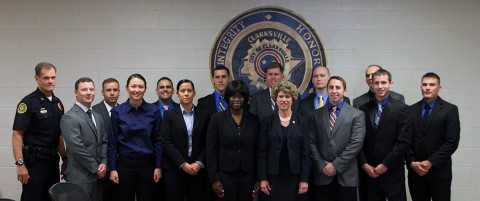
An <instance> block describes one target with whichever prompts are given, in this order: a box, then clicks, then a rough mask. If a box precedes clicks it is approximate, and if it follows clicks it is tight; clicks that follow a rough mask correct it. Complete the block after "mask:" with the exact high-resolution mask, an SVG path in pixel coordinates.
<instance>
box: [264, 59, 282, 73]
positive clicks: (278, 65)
mask: <svg viewBox="0 0 480 201" xmlns="http://www.w3.org/2000/svg"><path fill="white" fill-rule="evenodd" d="M274 68H279V69H280V71H281V72H282V73H283V70H284V69H283V66H282V64H280V63H278V62H276V61H274V62H272V63H270V64H268V66H267V67H266V69H265V72H267V71H268V69H274Z"/></svg>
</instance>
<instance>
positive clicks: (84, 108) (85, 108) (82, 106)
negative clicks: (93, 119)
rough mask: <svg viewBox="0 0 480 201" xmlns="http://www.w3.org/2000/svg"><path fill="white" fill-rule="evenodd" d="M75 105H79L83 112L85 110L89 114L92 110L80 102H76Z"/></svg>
mask: <svg viewBox="0 0 480 201" xmlns="http://www.w3.org/2000/svg"><path fill="white" fill-rule="evenodd" d="M75 104H76V105H78V106H79V107H80V108H82V110H83V111H84V112H87V111H88V110H90V111H91V110H92V108H88V107H87V106H85V105H83V104H81V103H80V102H78V101H75Z"/></svg>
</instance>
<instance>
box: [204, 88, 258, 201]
mask: <svg viewBox="0 0 480 201" xmlns="http://www.w3.org/2000/svg"><path fill="white" fill-rule="evenodd" d="M248 99H249V91H248V87H247V85H246V84H245V83H244V82H243V81H240V80H234V81H232V82H230V83H229V84H228V86H227V88H226V90H225V100H227V101H228V105H229V106H230V107H229V109H228V110H225V111H222V112H218V113H215V114H214V115H213V117H212V121H211V122H210V125H209V126H208V134H207V161H208V176H209V179H210V182H212V189H213V191H214V192H215V194H216V195H217V196H218V197H219V200H228V201H251V200H252V199H253V197H252V190H253V194H255V193H256V192H257V191H258V189H254V184H255V181H256V155H257V138H258V128H259V126H260V124H259V120H258V118H257V116H256V115H253V114H251V113H250V112H249V109H248V108H247V107H246V106H247V103H248ZM257 186H258V185H257ZM257 188H258V187H257Z"/></svg>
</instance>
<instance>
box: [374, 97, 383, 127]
mask: <svg viewBox="0 0 480 201" xmlns="http://www.w3.org/2000/svg"><path fill="white" fill-rule="evenodd" d="M377 105H378V109H377V113H375V126H376V127H377V128H378V123H379V122H380V117H382V111H383V108H382V103H377Z"/></svg>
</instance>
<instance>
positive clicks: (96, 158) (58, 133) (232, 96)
mask: <svg viewBox="0 0 480 201" xmlns="http://www.w3.org/2000/svg"><path fill="white" fill-rule="evenodd" d="M56 70H57V69H56V67H55V66H54V65H52V64H50V63H39V64H38V65H37V66H36V67H35V80H36V82H37V85H38V87H37V90H36V91H34V92H32V93H31V94H29V95H27V96H26V97H25V98H23V99H22V100H21V101H20V103H19V104H18V106H17V111H16V115H15V120H14V125H13V134H12V143H13V144H12V147H13V152H14V158H15V160H16V161H15V164H16V166H17V177H18V180H19V181H20V182H21V183H22V188H23V191H22V196H21V200H22V201H30V200H41V201H44V200H49V197H48V189H49V188H50V187H51V186H52V185H53V184H55V183H57V182H59V181H60V175H62V176H63V177H64V178H65V180H66V181H67V182H72V183H75V184H78V185H79V186H80V187H81V188H82V189H83V190H84V191H85V192H86V193H87V194H88V195H89V196H90V198H91V199H92V200H95V201H96V200H115V201H117V200H119V201H121V200H125V201H133V200H139V201H150V200H168V201H184V200H189V201H194V200H199V201H204V200H205V201H211V200H226V201H230V200H231V201H247V200H248V201H252V200H253V199H257V200H259V201H266V200H271V201H277V200H278V201H279V200H281V201H284V200H287V201H288V200H291V201H297V200H332V201H334V200H342V201H343V200H348V201H350V200H351V201H356V200H357V199H360V200H361V201H371V200H386V199H388V200H389V201H396V200H398V201H406V189H405V175H404V167H405V164H406V167H407V168H408V186H409V190H410V194H411V196H412V199H413V200H414V201H416V200H420V201H423V200H430V199H432V200H450V197H451V196H450V186H451V180H452V160H451V155H452V154H453V153H454V151H455V150H456V148H457V147H458V142H459V137H460V122H459V115H458V108H457V107H456V106H455V105H453V104H451V103H448V102H446V101H445V100H443V99H441V98H440V97H439V96H438V93H439V91H440V89H441V85H440V77H439V76H438V75H437V74H435V73H427V74H425V75H424V76H423V77H422V78H421V86H420V88H421V92H422V95H423V99H422V100H420V101H419V102H417V103H415V104H414V105H412V106H407V105H406V104H405V103H404V102H405V101H404V97H403V96H402V95H401V94H398V93H395V92H393V91H391V90H390V89H391V87H392V86H393V81H392V75H391V74H390V72H388V71H387V70H385V69H382V68H381V67H380V66H378V65H371V66H369V67H368V68H367V70H366V71H365V78H366V82H367V84H368V86H369V91H368V92H367V93H365V94H363V95H362V96H359V97H357V98H355V99H354V100H353V106H352V105H350V99H349V98H348V97H346V96H345V93H346V91H347V86H346V85H347V84H346V81H345V80H344V79H343V78H342V77H340V76H330V71H329V69H328V68H327V67H324V66H320V67H316V68H315V69H313V71H312V79H311V80H312V84H313V86H314V92H313V93H311V94H310V95H309V96H308V97H307V98H305V99H303V100H300V96H299V94H298V92H297V87H296V86H295V84H293V83H291V82H289V81H287V80H284V72H283V70H284V69H283V67H282V66H281V64H280V63H277V62H272V63H270V64H269V65H268V66H267V68H266V75H265V77H266V82H265V83H266V84H267V86H268V88H266V89H263V90H261V91H259V92H258V93H256V94H254V95H253V96H250V92H249V87H248V85H247V84H245V83H244V82H243V81H240V80H231V77H230V71H229V69H228V68H226V67H224V66H218V67H216V68H214V69H213V70H212V82H213V87H214V89H215V91H214V92H213V93H212V94H209V95H207V96H205V97H202V98H200V99H198V104H197V105H194V101H193V100H194V97H195V85H194V83H193V82H192V81H191V80H188V79H183V80H180V81H179V82H178V83H177V85H176V88H174V85H173V82H172V80H171V79H170V78H168V77H162V78H160V79H159V80H158V81H157V85H156V88H155V91H156V93H157V95H158V100H157V101H156V102H154V103H147V102H146V101H145V100H144V94H145V92H146V90H147V81H146V80H145V78H144V77H143V76H142V75H140V74H133V75H131V76H129V77H128V79H127V83H126V86H125V90H126V92H127V93H128V99H127V100H126V101H125V102H124V103H120V104H119V103H118V102H117V101H118V97H119V94H120V86H119V82H118V81H117V80H116V79H113V78H108V79H106V80H104V81H103V83H102V90H101V92H102V95H103V101H101V102H100V103H98V104H96V105H93V101H94V98H95V83H94V81H93V80H92V79H90V78H88V77H82V78H80V79H78V80H77V81H76V82H75V89H74V95H75V98H76V101H75V103H74V105H73V107H72V108H71V109H70V110H68V112H65V108H64V106H63V104H62V102H61V101H60V99H59V98H58V97H56V96H55V95H54V94H53V90H54V89H55V81H56ZM175 91H176V94H177V96H178V100H179V103H176V102H174V101H173V100H172V96H173V94H174V93H175ZM65 147H66V148H65ZM60 158H61V159H62V167H61V168H60V169H61V171H60V170H59V168H58V166H59V160H60ZM357 195H358V197H357Z"/></svg>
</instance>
